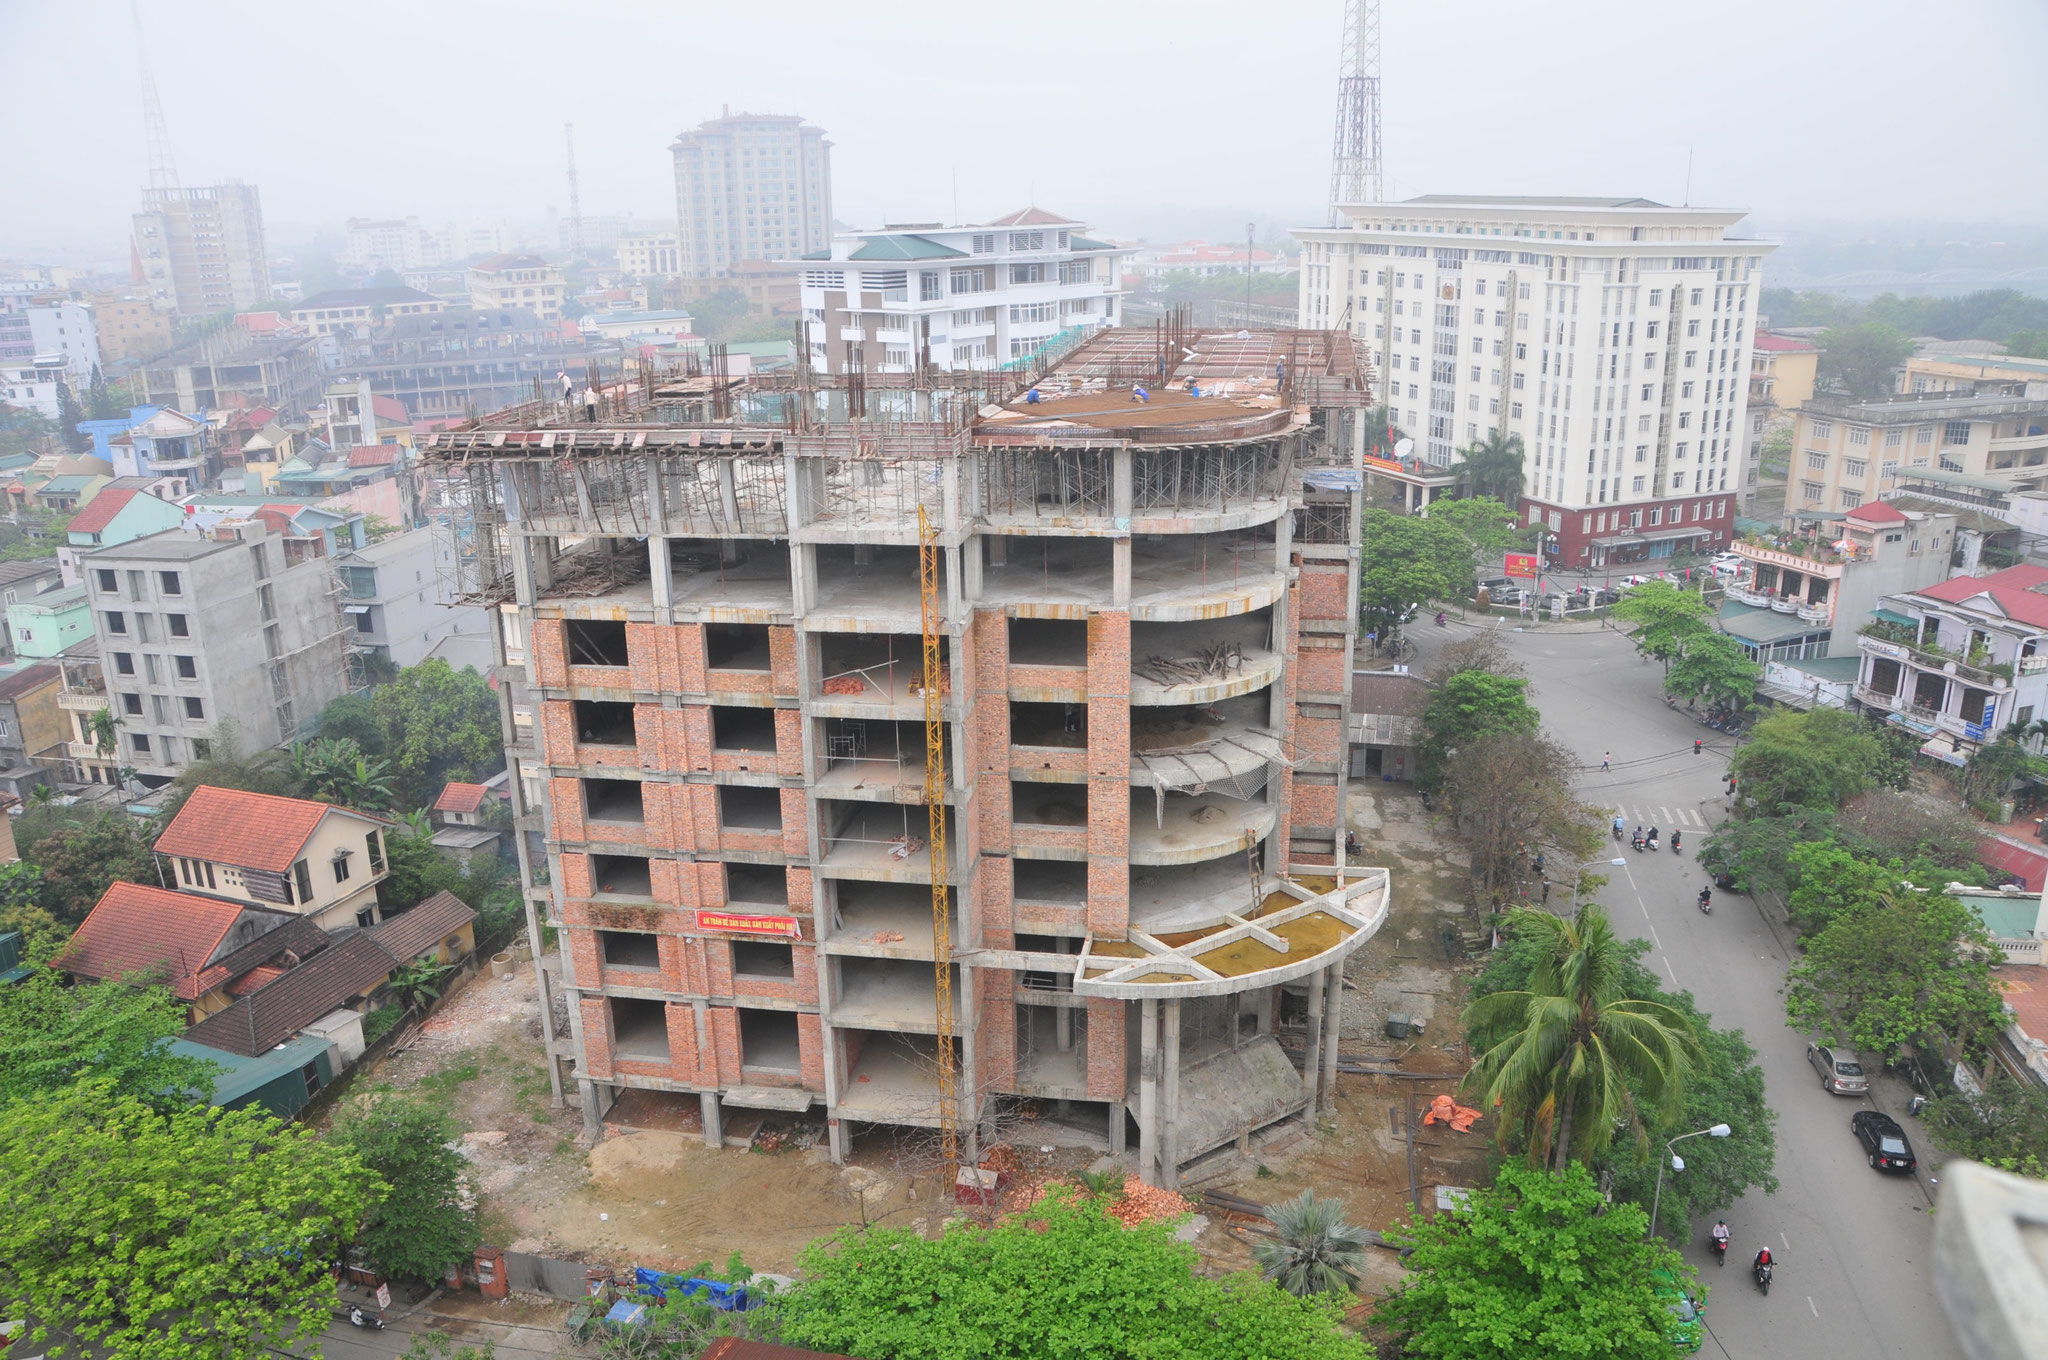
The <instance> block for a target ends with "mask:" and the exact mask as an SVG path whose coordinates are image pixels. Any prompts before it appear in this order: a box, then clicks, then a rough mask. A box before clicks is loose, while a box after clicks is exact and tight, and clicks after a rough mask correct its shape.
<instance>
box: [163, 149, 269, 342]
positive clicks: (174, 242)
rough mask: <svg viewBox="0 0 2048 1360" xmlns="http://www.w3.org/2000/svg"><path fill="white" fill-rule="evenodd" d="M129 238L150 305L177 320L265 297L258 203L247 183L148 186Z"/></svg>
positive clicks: (253, 303) (265, 254) (246, 307)
mask: <svg viewBox="0 0 2048 1360" xmlns="http://www.w3.org/2000/svg"><path fill="white" fill-rule="evenodd" d="M134 233H135V235H134V244H135V257H136V259H137V261H138V262H139V263H140V267H141V269H142V277H143V280H144V282H145V284H146V285H147V287H148V289H149V295H150V298H151V300H152V301H154V302H156V303H157V304H158V305H160V306H168V307H171V308H174V309H175V310H176V311H177V312H178V313H179V314H180V315H181V316H193V317H197V316H211V315H212V314H214V313H215V312H223V311H237V312H240V311H247V310H249V309H250V308H252V307H254V306H256V304H258V303H260V302H263V301H264V300H266V299H267V298H269V297H270V295H271V289H270V257H269V252H268V250H267V248H266V247H265V244H264V239H263V205H262V202H261V200H260V198H259V197H258V195H257V192H256V186H255V185H253V184H236V183H232V182H230V183H227V184H216V185H211V186H208V187H205V188H191V189H176V188H173V189H151V190H149V191H148V192H147V193H146V194H145V195H144V197H143V204H142V211H141V212H138V213H136V214H135V217H134Z"/></svg>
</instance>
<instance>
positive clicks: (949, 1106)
mask: <svg viewBox="0 0 2048 1360" xmlns="http://www.w3.org/2000/svg"><path fill="white" fill-rule="evenodd" d="M917 584H918V590H919V594H920V595H921V597H922V602H923V606H924V804H925V811H926V813H927V815H928V817H929V819H930V824H931V826H930V832H929V844H930V846H931V860H932V982H933V990H934V992H935V994H936V996H937V1003H936V1004H937V1015H936V1019H937V1021H938V1030H937V1034H938V1058H939V1150H940V1155H941V1156H942V1157H943V1159H944V1161H945V1172H946V1178H947V1179H948V1180H949V1181H950V1180H951V1179H952V1178H953V1175H954V1173H955V1171H956V1169H957V1168H958V1167H959V1165H960V1127H959V1126H960V1109H959V1094H958V1092H957V1091H956V1090H955V1086H956V1084H957V1083H956V1074H955V1071H954V1065H955V1064H954V1055H953V918H952V910H951V904H950V902H949V901H948V893H947V889H946V865H947V855H946V721H945V710H944V696H945V663H944V660H943V658H942V657H941V656H940V654H939V638H940V636H941V621H940V617H939V531H938V528H937V526H936V525H934V524H933V523H932V517H931V514H930V513H929V512H928V511H927V510H926V509H925V507H924V506H922V505H920V506H918V507H917Z"/></svg>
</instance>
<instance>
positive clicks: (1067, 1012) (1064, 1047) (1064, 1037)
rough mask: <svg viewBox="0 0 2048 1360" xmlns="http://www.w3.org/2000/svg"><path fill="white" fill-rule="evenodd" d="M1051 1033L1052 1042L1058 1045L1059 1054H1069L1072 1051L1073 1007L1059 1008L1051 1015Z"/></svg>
mask: <svg viewBox="0 0 2048 1360" xmlns="http://www.w3.org/2000/svg"><path fill="white" fill-rule="evenodd" d="M1052 1032H1053V1042H1054V1043H1055V1044H1056V1045H1058V1047H1059V1050H1060V1052H1062V1053H1071V1052H1073V1051H1074V1009H1073V1007H1071V1006H1061V1007H1060V1008H1059V1009H1058V1010H1056V1011H1054V1012H1053V1013H1052Z"/></svg>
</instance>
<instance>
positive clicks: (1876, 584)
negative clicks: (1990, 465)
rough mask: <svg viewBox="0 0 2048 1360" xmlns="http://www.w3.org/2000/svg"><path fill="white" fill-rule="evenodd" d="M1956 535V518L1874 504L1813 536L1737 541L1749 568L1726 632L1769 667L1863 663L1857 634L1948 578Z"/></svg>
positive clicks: (1812, 528)
mask: <svg viewBox="0 0 2048 1360" xmlns="http://www.w3.org/2000/svg"><path fill="white" fill-rule="evenodd" d="M1955 533H1956V517H1955V515H1954V514H1953V513H1949V512H1943V511H1939V510H1933V511H1923V510H1900V509H1898V508H1897V507H1895V506H1892V505H1888V504H1886V503H1884V502H1882V501H1873V502H1871V503H1870V504H1868V505H1859V506H1857V507H1856V508H1855V509H1854V510H1850V511H1847V512H1845V513H1843V514H1842V515H1841V516H1839V517H1838V518H1834V519H1829V520H1825V521H1817V522H1814V523H1812V524H1810V525H1809V526H1808V532H1807V533H1806V534H1804V535H1793V534H1778V535H1774V536H1750V537H1745V538H1740V539H1737V540H1736V541H1735V543H1734V551H1735V553H1736V554H1737V555H1738V556H1740V557H1741V558H1742V559H1743V561H1744V562H1745V563H1746V564H1747V565H1745V566H1744V567H1743V568H1742V569H1741V572H1740V574H1739V575H1738V576H1737V578H1736V580H1735V581H1734V582H1733V583H1732V584H1730V585H1729V587H1728V594H1727V598H1726V599H1725V600H1724V601H1723V602H1722V605H1721V612H1720V624H1721V630H1722V631H1723V632H1725V633H1727V634H1728V635H1729V636H1730V637H1732V638H1734V639H1735V640H1736V641H1737V642H1740V643H1741V644H1742V645H1743V648H1744V650H1746V651H1747V652H1748V653H1749V655H1750V657H1751V659H1752V660H1755V661H1758V662H1762V663H1765V664H1768V663H1770V662H1773V661H1818V660H1823V659H1840V658H1843V657H1853V656H1855V655H1857V645H1856V644H1857V635H1856V629H1858V628H1860V627H1861V626H1862V625H1863V623H1864V621H1865V620H1866V619H1867V618H1868V617H1869V616H1870V612H1871V610H1873V609H1875V608H1876V607H1877V605H1878V602H1879V601H1880V600H1881V599H1883V598H1884V597H1885V596H1887V595H1890V594H1893V593H1895V592H1897V591H1902V590H1917V589H1919V588H1921V587H1922V586H1930V585H1933V584H1935V583H1936V582H1939V581H1944V580H1946V579H1948V574H1949V570H1950V565H1949V564H1950V558H1951V555H1952V553H1953V552H1954V549H1955Z"/></svg>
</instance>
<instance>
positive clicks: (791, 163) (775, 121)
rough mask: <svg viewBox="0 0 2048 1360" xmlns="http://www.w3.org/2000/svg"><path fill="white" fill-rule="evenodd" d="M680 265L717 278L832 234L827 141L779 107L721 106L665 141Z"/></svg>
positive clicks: (816, 246)
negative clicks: (746, 109)
mask: <svg viewBox="0 0 2048 1360" xmlns="http://www.w3.org/2000/svg"><path fill="white" fill-rule="evenodd" d="M669 151H670V152H671V153H672V154H673V155H674V157H675V169H676V221H677V223H678V225H679V229H680V232H681V235H682V246H683V258H682V272H683V273H684V274H685V275H687V276H689V277H691V278H699V279H707V278H718V277H721V276H723V275H725V274H727V273H729V272H731V270H732V267H733V266H734V265H736V264H739V263H740V262H741V261H743V260H776V259H788V258H790V257H791V256H795V255H802V254H805V253H807V252H809V251H813V250H822V249H824V248H825V247H826V246H827V245H828V244H830V242H831V240H832V143H831V142H829V141H827V140H825V131H824V129H823V128H815V127H812V126H810V125H809V124H807V123H805V122H804V120H803V119H801V118H798V117H795V116H792V115H787V114H750V113H740V114H733V113H729V112H728V113H727V114H725V115H724V116H722V117H719V118H714V119H712V120H711V121H710V122H708V123H703V124H701V125H699V126H698V127H697V128H696V129H695V130H694V131H690V132H685V133H683V134H682V135H681V136H680V137H677V138H676V140H675V141H674V143H673V144H671V145H670V147H669Z"/></svg>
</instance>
